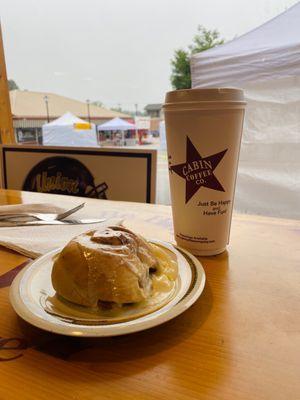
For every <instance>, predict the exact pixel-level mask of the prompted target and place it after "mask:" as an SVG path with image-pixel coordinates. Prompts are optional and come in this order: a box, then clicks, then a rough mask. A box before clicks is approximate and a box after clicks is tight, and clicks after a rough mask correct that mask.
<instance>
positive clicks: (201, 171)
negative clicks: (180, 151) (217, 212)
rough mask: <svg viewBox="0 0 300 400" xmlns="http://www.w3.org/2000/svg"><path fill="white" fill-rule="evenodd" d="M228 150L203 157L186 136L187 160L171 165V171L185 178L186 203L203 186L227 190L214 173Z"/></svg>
mask: <svg viewBox="0 0 300 400" xmlns="http://www.w3.org/2000/svg"><path fill="white" fill-rule="evenodd" d="M226 152H227V149H226V150H223V151H221V152H220V153H216V154H213V155H211V156H208V157H201V155H200V154H199V152H198V150H197V149H196V148H195V146H194V145H193V143H192V142H191V140H190V139H189V137H188V136H187V138H186V162H185V163H182V164H177V165H172V166H170V171H171V172H175V173H176V174H177V175H179V176H180V177H181V178H183V179H185V203H187V202H188V201H189V200H190V199H191V198H192V197H193V196H194V194H195V193H196V192H197V191H198V190H199V189H200V188H201V187H202V186H203V187H206V188H208V189H212V190H218V191H220V192H225V190H224V188H223V186H222V185H221V183H220V182H219V181H218V179H217V178H216V176H215V174H214V170H215V169H216V167H217V165H218V164H219V162H220V161H221V160H222V158H223V157H224V155H225V153H226Z"/></svg>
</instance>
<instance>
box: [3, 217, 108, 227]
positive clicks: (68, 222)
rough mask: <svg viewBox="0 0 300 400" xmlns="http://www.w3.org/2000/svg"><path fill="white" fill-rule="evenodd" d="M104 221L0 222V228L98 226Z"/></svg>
mask: <svg viewBox="0 0 300 400" xmlns="http://www.w3.org/2000/svg"><path fill="white" fill-rule="evenodd" d="M104 221H106V219H64V220H62V221H58V220H54V221H0V228H1V227H14V226H35V225H82V224H99V223H101V222H104Z"/></svg>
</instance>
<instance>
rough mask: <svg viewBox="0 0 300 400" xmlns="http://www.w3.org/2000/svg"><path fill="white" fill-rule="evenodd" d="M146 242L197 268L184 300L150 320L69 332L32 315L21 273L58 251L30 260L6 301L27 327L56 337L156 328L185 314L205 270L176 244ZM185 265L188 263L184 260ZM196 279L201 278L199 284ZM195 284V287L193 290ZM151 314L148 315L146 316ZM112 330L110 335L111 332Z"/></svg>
mask: <svg viewBox="0 0 300 400" xmlns="http://www.w3.org/2000/svg"><path fill="white" fill-rule="evenodd" d="M149 242H152V243H158V244H161V245H163V246H165V247H166V248H169V249H170V246H171V247H172V248H174V249H175V250H176V251H179V252H181V253H184V255H186V256H187V257H189V258H190V259H191V261H192V262H193V264H194V266H195V268H196V269H197V272H198V274H197V276H198V279H197V280H196V284H195V285H194V287H193V288H192V289H191V291H190V292H189V293H188V294H186V295H184V297H183V298H182V299H181V301H179V302H178V303H176V304H175V305H174V306H173V307H172V308H170V309H169V310H167V311H166V312H164V313H163V314H159V315H157V316H156V317H154V318H150V319H149V320H146V321H140V323H138V320H139V318H137V319H136V320H135V321H136V322H135V323H134V324H130V325H126V323H125V324H123V325H121V326H120V325H119V326H118V324H115V325H106V326H102V325H94V326H93V325H92V326H91V325H89V327H88V328H86V327H85V328H83V327H82V326H78V325H74V329H73V331H72V330H71V329H70V326H68V327H67V326H62V325H55V324H54V323H53V322H52V321H50V322H49V321H45V320H43V319H42V318H39V317H38V316H37V315H35V314H34V313H33V312H31V311H30V310H29V309H28V307H26V304H25V303H24V302H23V301H22V299H21V296H20V292H19V285H20V282H21V280H22V277H23V275H24V274H25V272H26V271H27V270H28V269H29V268H30V267H31V265H32V264H33V263H35V262H36V261H37V260H41V259H43V258H47V257H49V256H50V255H51V254H52V253H55V252H57V250H58V248H56V249H54V250H51V251H50V252H47V253H46V254H43V255H42V256H41V257H39V258H37V259H35V260H32V261H31V262H30V263H29V264H28V265H27V266H26V267H25V268H24V269H22V271H20V272H19V273H18V274H17V276H16V277H15V279H14V280H13V282H12V285H11V287H10V290H9V300H10V303H11V305H12V307H13V309H14V311H15V312H16V314H17V315H18V316H19V317H20V318H22V319H23V320H24V321H26V322H27V323H29V324H30V325H33V326H35V327H37V328H39V329H42V330H44V331H47V332H51V333H55V334H59V335H64V336H69V337H113V336H122V335H127V334H131V333H135V332H141V331H144V330H147V329H150V328H154V327H156V326H159V325H161V324H164V323H165V322H168V321H170V320H172V319H173V318H175V317H177V316H179V315H180V314H182V313H183V312H184V311H186V310H187V309H188V308H190V307H191V306H192V305H193V304H194V303H195V302H196V301H197V300H198V298H199V297H200V296H201V294H202V292H203V290H204V287H205V283H206V274H205V270H204V268H203V266H202V263H201V262H200V260H198V259H197V258H196V257H195V256H194V255H193V254H191V253H190V252H189V251H187V250H186V249H184V248H182V247H179V246H177V245H174V244H173V243H171V242H166V241H163V240H157V239H155V240H154V239H150V240H149ZM187 262H188V261H187ZM199 277H200V278H201V279H200V281H199ZM197 283H198V287H197ZM149 315H151V314H149ZM91 328H93V329H94V330H95V331H93V332H88V329H91ZM111 330H112V332H111Z"/></svg>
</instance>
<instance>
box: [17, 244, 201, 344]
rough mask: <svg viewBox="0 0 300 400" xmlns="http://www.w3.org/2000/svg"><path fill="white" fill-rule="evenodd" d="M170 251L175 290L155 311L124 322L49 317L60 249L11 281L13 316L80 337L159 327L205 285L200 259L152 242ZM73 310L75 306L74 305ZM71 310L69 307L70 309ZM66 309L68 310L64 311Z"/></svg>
mask: <svg viewBox="0 0 300 400" xmlns="http://www.w3.org/2000/svg"><path fill="white" fill-rule="evenodd" d="M151 242H153V243H156V244H159V245H160V246H162V247H165V248H166V249H168V250H170V251H171V252H172V253H173V254H174V255H175V256H176V257H177V261H178V270H179V277H178V282H179V284H178V288H177V291H176V294H175V295H174V296H173V297H172V298H171V299H170V301H169V302H168V303H167V304H165V305H163V306H162V307H161V308H159V309H156V310H155V311H153V312H151V313H149V314H146V315H142V316H140V317H135V318H132V319H130V320H126V321H124V322H117V323H116V322H113V321H112V322H111V323H110V322H109V321H107V320H106V321H105V323H103V321H100V320H98V321H97V320H96V319H95V318H93V319H89V320H88V319H84V318H81V319H78V318H74V315H71V314H70V315H68V314H66V312H65V313H64V315H65V316H66V318H62V316H61V315H60V316H59V315H55V314H50V313H49V312H46V310H45V294H46V295H49V296H53V295H54V294H55V291H54V289H53V287H52V284H51V270H52V265H53V256H54V255H55V254H57V253H58V252H59V251H61V249H57V250H54V251H52V252H50V253H47V254H45V255H44V256H42V257H40V258H38V259H37V260H35V261H33V262H32V263H31V264H30V265H28V266H27V267H26V268H24V270H22V271H21V272H20V273H19V274H18V275H17V276H16V278H15V279H14V281H13V283H12V286H11V289H10V301H11V304H12V306H13V308H14V310H15V311H16V313H17V314H18V315H19V316H20V317H21V318H23V319H24V320H25V321H27V322H29V323H30V324H32V325H34V326H36V327H38V328H41V329H44V330H46V331H50V332H54V333H58V334H62V335H68V336H83V337H101V336H117V335H124V334H128V333H133V332H138V331H142V330H145V329H149V328H152V327H154V326H157V325H160V324H162V323H164V322H166V321H169V320H171V319H172V318H174V317H176V316H177V315H179V314H181V313H183V312H184V311H185V310H187V309H188V308H189V307H190V306H191V305H192V304H193V303H194V302H195V301H196V300H197V299H198V297H199V296H200V295H201V293H202V291H203V289H204V285H205V272H204V270H203V267H202V265H201V263H200V262H199V260H197V258H196V257H194V256H193V255H192V254H190V253H189V252H187V251H186V250H184V249H181V248H178V247H175V246H173V245H172V244H170V243H166V242H161V241H158V240H151ZM75 307H76V306H75ZM69 309H70V310H72V308H71V307H70V308H69ZM67 310H68V309H67Z"/></svg>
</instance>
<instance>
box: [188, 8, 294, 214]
mask: <svg viewBox="0 0 300 400" xmlns="http://www.w3.org/2000/svg"><path fill="white" fill-rule="evenodd" d="M191 70H192V84H193V87H197V88H207V87H241V88H243V89H244V90H245V96H246V101H247V103H248V104H247V110H246V117H245V124H244V133H243V142H242V149H241V156H240V166H239V176H238V181H237V190H236V202H235V204H236V208H237V209H238V210H240V211H243V212H249V213H258V214H265V215H275V216H282V217H291V218H298V217H300V207H299V204H300V3H297V4H296V5H295V6H293V7H291V8H290V9H288V10H287V11H286V12H284V13H283V14H280V15H279V16H277V17H276V18H274V19H272V20H271V21H269V22H267V23H265V24H263V25H262V26H260V27H258V28H257V29H254V30H253V31H251V32H249V33H247V34H245V35H243V36H241V37H239V38H237V39H234V40H232V41H231V42H228V43H226V44H224V45H222V46H219V47H215V48H213V49H210V50H207V51H205V52H202V53H199V54H196V55H195V56H193V58H192V61H191Z"/></svg>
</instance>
